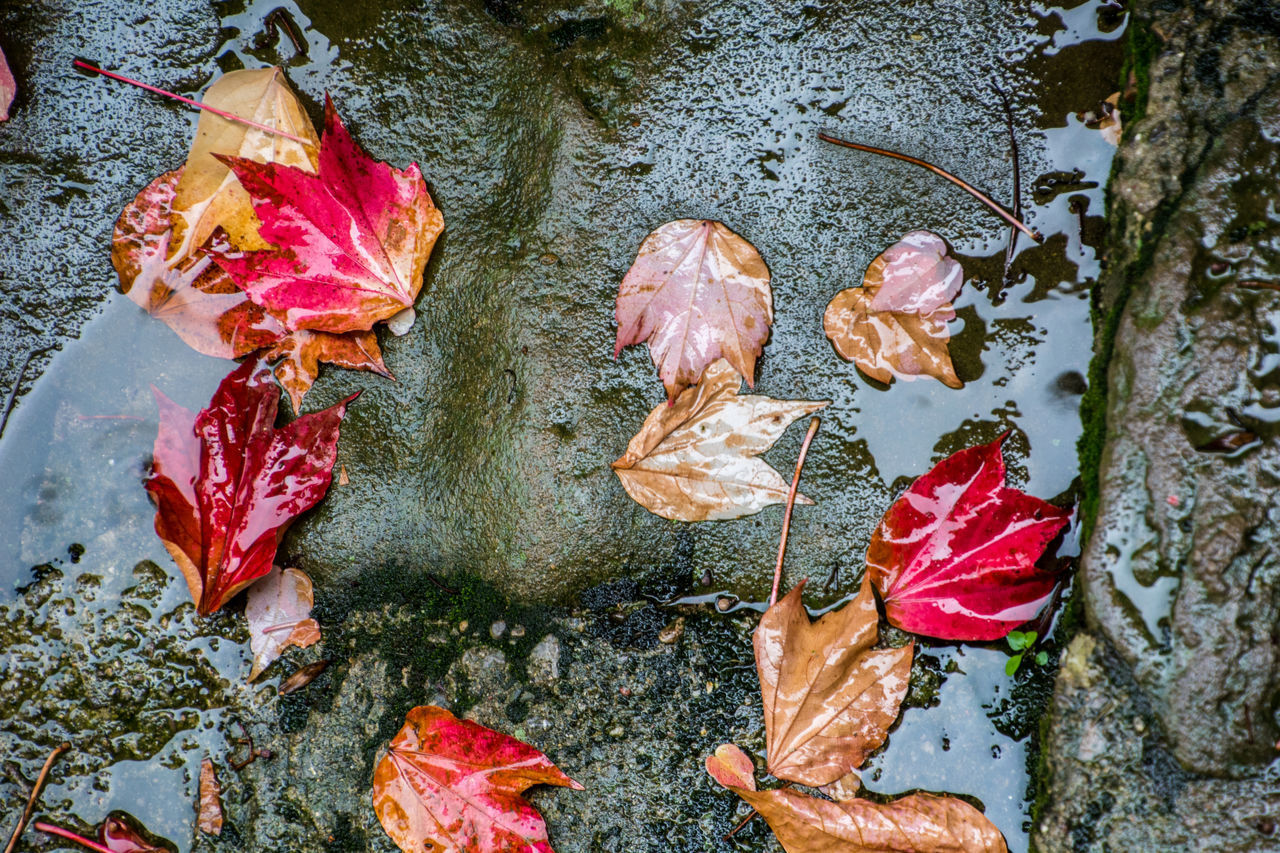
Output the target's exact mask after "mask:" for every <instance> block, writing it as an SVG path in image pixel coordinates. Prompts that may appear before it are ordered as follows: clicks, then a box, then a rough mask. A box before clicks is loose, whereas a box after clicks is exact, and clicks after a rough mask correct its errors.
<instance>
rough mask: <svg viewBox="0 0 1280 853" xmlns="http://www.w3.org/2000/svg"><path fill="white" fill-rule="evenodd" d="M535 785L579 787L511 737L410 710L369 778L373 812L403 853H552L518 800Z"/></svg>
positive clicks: (439, 712)
mask: <svg viewBox="0 0 1280 853" xmlns="http://www.w3.org/2000/svg"><path fill="white" fill-rule="evenodd" d="M533 785H560V786H563V787H566V788H574V789H578V790H581V788H582V786H581V785H579V784H578V783H577V782H575V781H573V780H572V779H570V778H569V777H568V776H566V775H565V774H564V773H562V772H561V771H560V770H559V769H558V768H557V767H556V766H555V765H554V764H552V763H551V762H550V761H549V760H548V759H547V757H546V756H545V755H543V754H542V753H541V752H539V751H538V750H536V749H534V748H533V747H531V746H529V745H528V744H525V743H521V742H520V741H518V740H516V739H515V738H512V737H508V736H507V735H504V734H501V733H500V732H495V731H493V730H492V729H487V728H485V727H484V726H481V725H478V724H476V723H472V722H469V721H467V720H460V719H458V718H457V717H455V716H454V715H453V714H451V713H449V712H448V711H446V710H445V709H443V708H437V707H434V706H431V705H424V706H421V707H418V708H414V709H413V710H412V711H410V712H409V714H408V715H407V716H406V718H405V724H404V727H403V728H402V729H400V732H399V734H397V735H396V736H395V737H394V738H393V739H392V741H391V743H390V744H389V745H388V747H387V753H386V755H384V756H383V757H382V760H381V761H379V762H378V766H377V768H376V770H375V771H374V777H373V807H374V811H376V812H377V815H378V820H380V821H381V822H382V827H383V828H384V829H385V830H386V831H387V834H388V835H390V836H391V838H392V840H394V841H395V842H396V844H398V845H399V846H400V849H401V850H404V851H406V853H410V851H412V853H420V851H424V850H426V851H432V853H449V851H459V853H462V851H467V853H471V851H475V853H479V851H491V850H531V851H540V853H551V845H550V842H549V841H548V839H547V829H546V825H545V823H544V822H543V819H542V816H541V815H540V814H538V812H537V810H535V809H534V807H533V806H532V805H530V804H529V801H528V800H526V799H525V798H524V797H523V796H521V795H522V794H523V793H524V792H525V791H526V790H527V789H528V788H529V787H531V786H533Z"/></svg>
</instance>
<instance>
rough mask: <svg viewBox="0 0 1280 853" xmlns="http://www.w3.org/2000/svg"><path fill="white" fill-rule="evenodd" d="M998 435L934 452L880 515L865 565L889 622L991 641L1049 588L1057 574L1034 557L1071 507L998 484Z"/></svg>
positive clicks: (1023, 617) (1032, 611) (1025, 616)
mask: <svg viewBox="0 0 1280 853" xmlns="http://www.w3.org/2000/svg"><path fill="white" fill-rule="evenodd" d="M1007 435H1008V433H1006V434H1005V435H1002V436H1000V438H998V439H996V440H995V441H993V442H991V443H990V444H983V445H979V446H977V447H970V448H968V449H965V450H961V451H960V452H958V453H954V454H952V455H951V456H948V457H947V458H946V459H943V460H942V461H941V462H939V463H938V464H937V465H935V466H934V468H933V470H932V471H930V472H929V473H927V474H925V475H924V476H923V477H920V478H919V479H917V480H916V481H915V482H914V483H912V484H911V487H910V488H909V489H907V491H906V492H905V493H904V494H903V495H902V497H900V498H898V500H897V501H895V502H894V504H893V506H891V507H889V511H888V512H886V513H885V514H884V518H882V519H881V520H880V525H879V526H878V527H877V528H876V531H875V533H874V534H873V535H872V537H871V544H870V546H868V548H867V571H868V572H869V573H870V576H871V581H872V583H874V584H875V585H876V589H877V590H878V591H879V592H880V596H881V597H882V598H883V599H884V603H885V612H886V615H887V616H888V618H889V622H890V623H892V624H893V625H896V626H898V627H899V628H902V629H903V630H906V631H912V632H914V633H917V634H923V635H925V636H929V637H938V638H940V639H943V640H995V639H999V638H1000V637H1003V636H1004V635H1006V634H1008V633H1009V631H1011V630H1013V629H1014V628H1016V627H1018V626H1019V625H1021V624H1022V623H1024V622H1026V621H1028V620H1029V619H1031V618H1032V617H1034V616H1035V615H1036V613H1037V612H1038V611H1039V610H1040V608H1041V607H1042V606H1043V605H1044V604H1045V602H1046V601H1047V600H1048V599H1049V597H1050V596H1051V595H1052V594H1053V589H1054V585H1055V584H1056V583H1057V582H1058V581H1059V579H1060V574H1059V572H1058V571H1056V570H1046V569H1041V568H1038V567H1037V566H1036V560H1038V559H1039V557H1040V555H1041V554H1042V553H1043V552H1044V549H1045V547H1046V546H1047V545H1048V544H1049V543H1050V542H1051V541H1052V540H1053V538H1054V537H1055V536H1057V535H1058V531H1060V530H1061V529H1062V528H1063V527H1064V526H1066V524H1067V521H1068V520H1069V519H1070V516H1071V511H1070V510H1069V509H1061V508H1059V507H1055V506H1053V505H1052V504H1048V503H1045V502H1044V501H1042V500H1040V499H1039V498H1036V497H1032V496H1031V495H1028V494H1025V493H1023V492H1020V491H1018V490H1017V489H1011V488H1009V487H1007V486H1005V484H1004V457H1003V455H1002V454H1001V451H1000V445H1001V444H1003V442H1004V440H1005V437H1006V436H1007Z"/></svg>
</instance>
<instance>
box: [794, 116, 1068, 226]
mask: <svg viewBox="0 0 1280 853" xmlns="http://www.w3.org/2000/svg"><path fill="white" fill-rule="evenodd" d="M818 138H819V139H821V140H822V141H823V142H830V143H831V144H833V145H843V146H844V147H845V148H852V149H854V150H855V151H866V152H867V153H869V154H879V155H880V156H882V157H892V158H893V159H895V160H902V161H904V162H907V163H911V164H913V165H915V166H919V167H920V168H922V169H928V170H929V171H930V172H933V173H934V174H935V175H938V176H939V177H942V178H946V179H947V180H948V181H950V182H951V183H953V184H955V185H956V186H958V187H959V188H960V189H962V190H964V191H965V192H967V193H968V194H969V195H971V196H973V197H974V198H976V199H977V200H978V201H980V202H982V203H983V204H985V205H986V206H987V207H989V208H991V209H992V210H993V211H995V213H996V215H997V216H999V217H1000V218H1001V219H1003V220H1004V221H1005V222H1008V223H1009V224H1010V225H1012V226H1013V227H1014V228H1017V229H1018V230H1019V231H1021V232H1022V233H1023V234H1026V235H1027V236H1028V237H1030V238H1031V239H1032V240H1035V241H1036V242H1037V243H1043V242H1044V237H1042V236H1040V232H1039V231H1036V230H1035V229H1034V228H1028V227H1027V226H1026V225H1024V224H1022V220H1020V219H1018V218H1017V217H1016V216H1014V215H1013V214H1011V213H1009V211H1007V210H1005V209H1004V208H1003V207H1001V206H1000V205H998V204H996V203H995V202H994V201H992V200H991V198H990V197H989V196H987V195H986V194H985V193H983V192H982V191H981V190H979V189H977V188H976V187H974V186H972V185H970V184H968V183H965V182H964V181H962V180H960V179H959V178H957V177H956V176H955V175H953V174H951V173H950V172H948V171H947V170H946V169H941V168H939V167H937V166H935V165H933V164H932V163H930V162H928V161H927V160H921V159H920V158H918V157H910V156H908V155H906V154H899V153H898V152H897V151H890V150H889V149H887V148H875V147H873V146H871V145H862V144H860V143H857V142H849V141H848V140H845V139H838V138H837V137H834V136H829V135H828V134H825V133H819V134H818Z"/></svg>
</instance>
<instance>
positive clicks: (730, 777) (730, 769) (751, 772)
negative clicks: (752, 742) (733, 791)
mask: <svg viewBox="0 0 1280 853" xmlns="http://www.w3.org/2000/svg"><path fill="white" fill-rule="evenodd" d="M706 764H707V773H709V774H710V775H711V778H712V779H715V780H716V781H717V782H719V783H720V784H721V785H723V786H725V787H726V788H747V789H749V790H752V791H754V790H755V789H756V766H755V765H754V764H753V763H752V762H751V759H750V757H748V756H747V754H746V753H745V752H743V751H742V750H741V749H740V748H739V747H738V745H737V744H735V743H722V744H720V745H719V746H717V747H716V751H715V753H714V754H712V755H708V756H707V762H706Z"/></svg>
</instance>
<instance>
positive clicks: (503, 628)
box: [489, 620, 507, 640]
mask: <svg viewBox="0 0 1280 853" xmlns="http://www.w3.org/2000/svg"><path fill="white" fill-rule="evenodd" d="M505 633H507V623H506V622H503V621H501V620H499V621H497V622H494V623H493V624H492V625H490V626H489V636H490V637H493V638H494V639H495V640H501V639H502V635H503V634H505Z"/></svg>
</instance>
